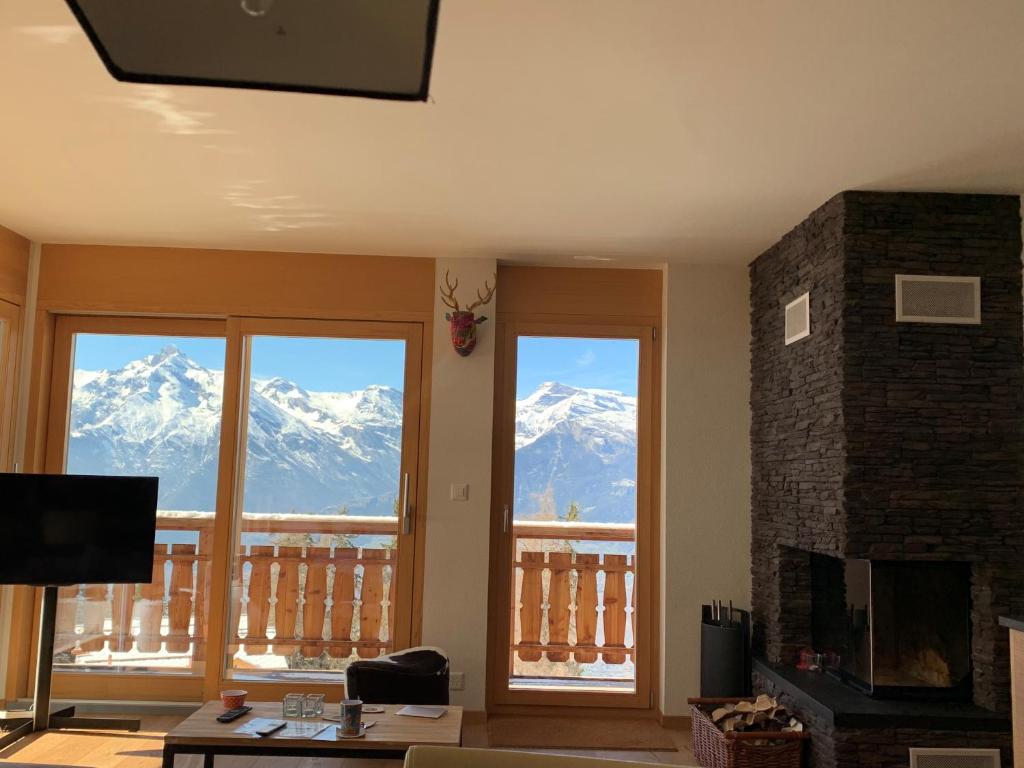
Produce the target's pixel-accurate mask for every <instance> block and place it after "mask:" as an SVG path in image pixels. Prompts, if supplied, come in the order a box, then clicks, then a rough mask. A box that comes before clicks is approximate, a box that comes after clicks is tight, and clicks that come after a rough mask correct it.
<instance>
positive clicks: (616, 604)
mask: <svg viewBox="0 0 1024 768" xmlns="http://www.w3.org/2000/svg"><path fill="white" fill-rule="evenodd" d="M513 531H514V534H515V544H516V546H515V553H516V562H515V570H516V578H515V580H514V583H513V585H512V589H513V595H512V613H513V616H512V626H513V627H514V631H515V638H514V641H513V643H512V645H511V649H510V650H511V656H510V670H511V673H512V674H513V675H515V674H516V668H517V664H516V657H517V656H518V660H519V661H521V662H538V661H541V660H542V659H544V658H546V659H547V661H549V662H556V663H559V662H567V661H569V660H570V658H572V659H573V660H575V661H576V662H577V663H579V664H591V663H594V662H596V661H597V660H598V658H599V657H600V658H601V659H602V660H603V661H604V662H605V663H606V664H622V663H624V662H625V661H626V660H627V659H632V657H633V648H632V647H631V646H632V643H629V642H627V641H628V640H629V639H631V638H632V637H635V636H636V610H635V605H636V599H635V598H636V579H635V578H634V577H633V576H631V575H630V574H635V557H634V556H633V555H627V554H615V553H613V552H597V553H595V552H582V551H575V550H578V549H581V547H580V544H581V543H582V542H588V543H591V542H633V541H634V540H635V537H636V529H635V527H634V526H632V525H620V524H611V523H606V524H582V523H565V522H554V521H551V522H548V521H544V522H517V523H515V525H514V527H513ZM586 548H587V549H590V550H593V549H600V547H594V546H588V547H586ZM627 577H628V578H627ZM627 589H629V590H630V592H631V593H632V594H630V595H627ZM599 623H600V630H601V632H600V636H599V632H598V629H599ZM627 625H628V626H630V628H631V629H632V632H630V633H629V637H627V631H626V630H627ZM530 676H534V675H532V674H531V675H530Z"/></svg>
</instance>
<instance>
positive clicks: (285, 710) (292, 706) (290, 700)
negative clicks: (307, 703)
mask: <svg viewBox="0 0 1024 768" xmlns="http://www.w3.org/2000/svg"><path fill="white" fill-rule="evenodd" d="M304 698H305V697H304V696H303V695H302V694H301V693H289V694H288V695H287V696H285V697H284V702H283V703H282V705H281V714H282V715H284V716H285V717H302V702H303V700H304Z"/></svg>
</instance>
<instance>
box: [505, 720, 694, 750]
mask: <svg viewBox="0 0 1024 768" xmlns="http://www.w3.org/2000/svg"><path fill="white" fill-rule="evenodd" d="M487 743H488V746H491V747H515V748H517V749H520V748H529V747H533V748H536V749H620V750H638V751H651V752H675V751H676V745H675V743H674V742H673V741H672V737H671V735H669V732H668V731H666V730H665V729H664V728H662V727H661V726H660V725H658V722H657V721H656V720H652V719H639V718H615V719H613V718H606V717H602V718H593V717H544V716H537V715H535V716H531V717H521V716H517V715H491V716H490V717H488V718H487Z"/></svg>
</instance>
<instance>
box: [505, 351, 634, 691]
mask: <svg viewBox="0 0 1024 768" xmlns="http://www.w3.org/2000/svg"><path fill="white" fill-rule="evenodd" d="M639 353H640V345H639V342H638V341H637V340H635V339H585V338H553V337H520V338H519V342H518V351H517V371H516V374H517V382H516V432H515V475H514V514H513V522H514V526H513V528H514V532H515V541H516V546H515V558H516V562H515V568H514V573H515V579H516V583H515V585H514V589H515V595H516V601H515V602H516V603H517V604H518V605H519V608H518V609H517V610H516V612H515V622H514V627H513V632H514V636H513V638H512V645H513V652H512V677H511V680H510V684H511V685H512V686H513V687H517V688H524V687H531V686H543V687H550V686H551V685H553V684H557V685H560V686H567V687H572V688H574V689H577V688H578V689H580V690H608V689H613V690H617V691H623V690H626V691H630V690H633V687H634V679H635V669H634V661H635V660H634V658H633V647H634V642H633V637H634V627H635V610H634V605H635V595H634V573H635V566H636V522H637V506H636V504H637V502H636V486H637V387H638V380H639Z"/></svg>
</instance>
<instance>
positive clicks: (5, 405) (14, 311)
mask: <svg viewBox="0 0 1024 768" xmlns="http://www.w3.org/2000/svg"><path fill="white" fill-rule="evenodd" d="M0 328H2V329H4V330H3V332H2V333H0V471H4V472H9V471H11V470H12V469H14V435H15V431H16V430H15V428H14V423H15V414H16V412H17V411H16V408H15V401H16V399H17V398H16V393H17V391H18V371H19V366H18V358H19V356H20V352H21V307H19V306H18V305H16V304H11V303H10V302H8V301H4V300H3V299H0Z"/></svg>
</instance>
